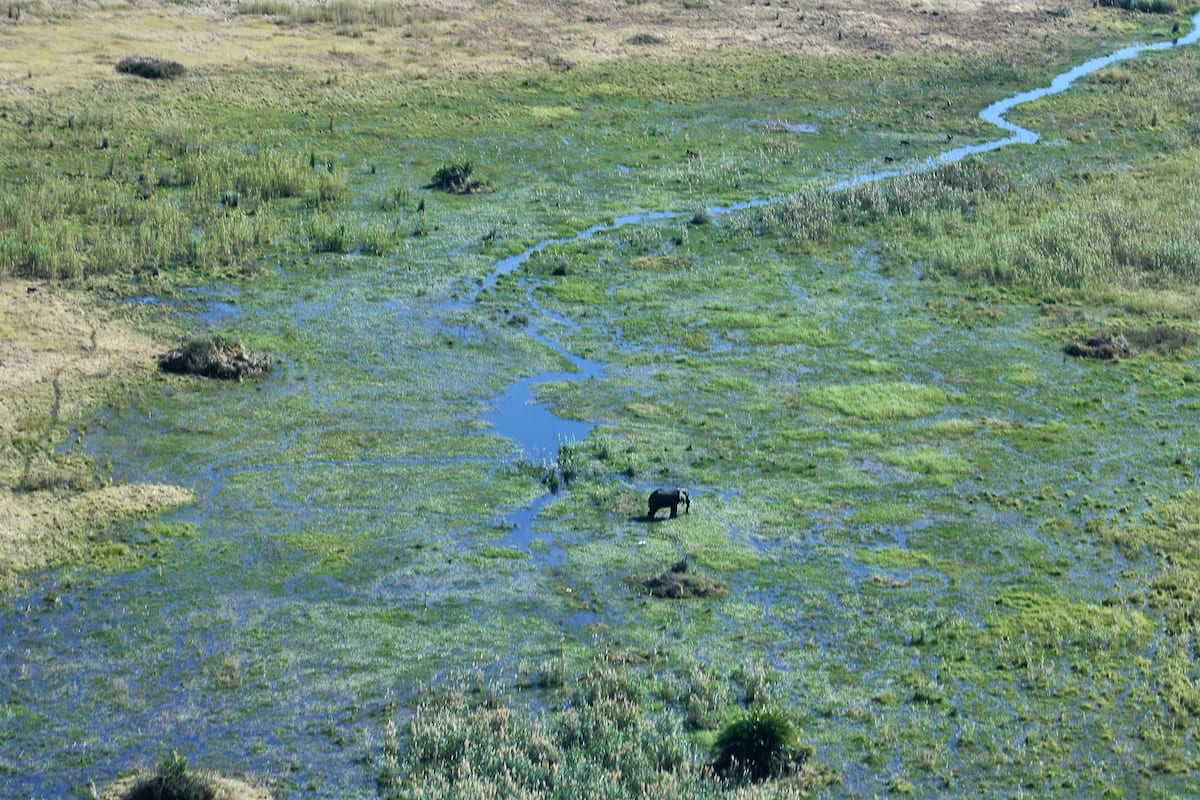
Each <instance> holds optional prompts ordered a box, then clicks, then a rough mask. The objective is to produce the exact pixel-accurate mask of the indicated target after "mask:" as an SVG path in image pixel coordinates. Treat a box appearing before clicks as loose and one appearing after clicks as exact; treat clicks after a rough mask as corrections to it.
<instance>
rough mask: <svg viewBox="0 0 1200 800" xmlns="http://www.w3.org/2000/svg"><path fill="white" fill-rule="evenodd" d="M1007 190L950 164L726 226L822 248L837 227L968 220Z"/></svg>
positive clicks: (774, 206) (996, 173) (1001, 177)
mask: <svg viewBox="0 0 1200 800" xmlns="http://www.w3.org/2000/svg"><path fill="white" fill-rule="evenodd" d="M1009 186H1010V181H1009V180H1008V178H1007V177H1006V176H1005V174H1004V173H1003V172H1001V171H1000V170H998V169H996V168H994V167H989V166H986V165H983V164H978V163H975V162H970V161H967V162H955V163H952V164H945V165H941V166H939V167H937V168H935V169H932V170H929V171H928V172H919V173H913V174H910V175H901V176H899V177H896V178H892V179H890V180H880V181H871V182H868V183H862V184H858V185H855V186H850V187H847V188H845V189H839V190H837V191H817V192H810V193H808V194H803V195H800V196H798V197H794V198H790V199H788V200H785V201H784V202H781V203H771V204H769V205H766V206H763V207H761V208H757V209H753V210H751V211H747V212H744V213H742V214H737V215H735V216H734V217H733V219H732V220H731V223H730V226H731V228H732V229H733V230H734V231H735V232H738V233H752V234H765V235H774V236H782V237H786V238H789V239H791V240H792V241H795V242H823V241H827V240H828V239H829V238H830V237H831V236H833V235H834V232H835V231H836V230H837V229H838V228H839V227H841V226H843V225H870V224H874V223H878V222H881V221H885V220H888V219H892V218H908V217H912V216H915V215H918V214H938V213H940V214H951V215H954V216H956V217H960V218H961V217H969V216H970V215H971V213H972V211H973V209H974V208H975V206H976V205H977V204H978V203H979V202H980V200H981V199H983V198H987V197H991V196H997V195H999V194H1000V193H1002V192H1004V191H1005V190H1007V189H1008V188H1009Z"/></svg>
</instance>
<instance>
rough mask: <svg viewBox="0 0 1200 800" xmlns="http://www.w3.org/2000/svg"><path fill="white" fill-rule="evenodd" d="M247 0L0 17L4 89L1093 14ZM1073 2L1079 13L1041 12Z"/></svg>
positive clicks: (852, 45) (981, 0)
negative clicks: (263, 6) (151, 73)
mask: <svg viewBox="0 0 1200 800" xmlns="http://www.w3.org/2000/svg"><path fill="white" fill-rule="evenodd" d="M239 5H240V7H249V6H250V5H251V3H250V2H242V3H240V4H239V3H235V2H212V1H211V0H210V2H208V3H188V4H172V3H164V2H157V1H156V0H150V2H144V3H138V4H137V5H136V7H134V6H129V5H125V4H111V3H110V4H105V5H104V6H103V7H101V6H99V5H96V4H94V3H93V4H88V3H75V2H67V0H46V1H45V2H43V3H39V4H38V5H37V6H36V9H35V10H30V11H26V12H25V13H24V14H23V15H22V16H21V17H20V18H19V19H17V20H12V19H8V18H0V92H4V91H9V92H14V91H15V92H18V93H28V92H33V91H38V90H45V89H53V88H59V87H64V86H81V85H86V84H88V83H89V82H91V81H95V80H102V79H103V80H112V79H114V70H113V66H114V65H115V64H116V63H117V62H118V61H119V60H121V59H122V58H124V57H126V56H130V55H145V56H154V57H157V58H167V59H172V60H176V61H179V62H181V63H183V64H184V65H185V66H187V67H188V68H189V69H191V70H193V71H201V72H203V71H204V70H206V69H214V68H218V67H220V68H224V67H232V66H250V67H255V66H263V67H267V66H270V67H279V66H283V65H286V67H287V68H288V69H292V70H298V71H302V72H304V71H308V72H336V71H338V70H340V69H348V68H353V69H354V70H355V71H356V72H369V73H379V74H391V75H396V76H399V77H403V78H425V77H433V76H439V75H447V74H457V75H471V74H480V73H493V72H499V71H507V70H514V69H521V68H528V67H531V66H535V67H544V66H552V67H558V68H567V67H570V66H572V65H580V64H589V63H596V62H601V61H612V60H618V59H625V58H651V59H655V58H661V59H668V58H680V57H692V56H696V55H702V54H704V53H715V52H721V51H743V52H768V51H769V52H782V53H793V54H807V55H834V54H838V55H855V54H860V55H861V54H870V53H882V52H891V51H895V50H924V51H938V52H947V53H950V52H954V53H966V52H975V51H981V50H985V49H986V50H996V49H1009V48H1011V47H1012V46H1014V45H1016V44H1017V43H1020V44H1021V45H1022V46H1023V47H1029V46H1033V45H1035V44H1036V42H1038V41H1039V40H1041V39H1042V38H1043V37H1044V36H1045V35H1049V34H1052V33H1056V32H1057V33H1062V32H1067V31H1069V30H1071V29H1075V30H1083V29H1084V28H1085V27H1087V26H1090V25H1091V24H1092V23H1093V22H1094V21H1095V20H1094V19H1093V17H1094V15H1095V14H1097V13H1100V12H1096V11H1094V10H1093V9H1092V4H1091V3H1083V2H1080V1H1079V0H1069V2H1068V0H1063V2H1061V3H1058V4H1053V3H1052V4H1050V5H1047V4H1046V3H1039V2H1033V1H1032V0H1013V1H1012V2H1007V1H999V0H839V2H838V3H836V4H825V3H817V4H813V3H808V2H801V0H694V1H689V2H680V0H645V2H640V3H630V2H611V0H575V1H574V2H565V3H564V2H561V0H445V1H444V2H443V1H442V0H438V1H437V2H435V1H434V0H410V1H409V2H404V0H401V2H399V3H398V4H397V3H390V4H386V5H388V7H389V8H391V9H392V11H391V12H389V13H388V14H387V15H386V19H385V21H384V22H382V23H380V22H373V21H372V19H371V17H372V15H371V13H370V10H371V8H372V6H373V5H374V4H373V3H372V2H370V0H362V2H359V3H357V4H356V3H346V4H345V5H346V6H348V7H350V8H351V9H355V8H357V9H359V11H360V12H361V14H360V15H359V18H357V19H356V20H352V21H343V22H333V21H330V22H321V23H307V24H281V18H280V17H278V16H276V17H265V16H263V15H251V14H242V13H238V9H239ZM275 5H281V4H275ZM299 5H301V6H308V7H311V6H315V5H316V4H315V3H313V2H307V0H304V1H303V2H301V3H300V4H299ZM380 5H381V6H382V5H384V4H382V3H381V4H380ZM1065 8H1070V11H1071V13H1070V14H1061V13H1055V14H1050V13H1047V11H1048V10H1054V11H1060V10H1061V9H1065ZM39 10H40V14H41V16H35V14H38V13H39Z"/></svg>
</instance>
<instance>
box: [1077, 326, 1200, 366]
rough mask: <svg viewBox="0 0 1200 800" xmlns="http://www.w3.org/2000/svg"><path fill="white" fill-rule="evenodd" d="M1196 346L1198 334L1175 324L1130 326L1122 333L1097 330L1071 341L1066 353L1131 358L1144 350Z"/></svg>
mask: <svg viewBox="0 0 1200 800" xmlns="http://www.w3.org/2000/svg"><path fill="white" fill-rule="evenodd" d="M1195 346H1196V334H1195V333H1194V332H1192V331H1190V330H1187V329H1185V328H1179V327H1175V326H1172V325H1151V326H1149V327H1146V328H1131V329H1129V330H1126V331H1124V332H1123V333H1111V332H1108V331H1103V330H1101V331H1096V332H1095V333H1093V334H1092V335H1090V336H1088V337H1087V339H1085V340H1084V341H1082V342H1080V341H1076V340H1071V341H1069V342H1067V344H1066V346H1065V347H1063V352H1064V353H1066V354H1067V355H1069V356H1075V357H1077V358H1097V359H1108V360H1114V359H1119V358H1132V357H1133V356H1135V355H1137V354H1138V352H1140V351H1142V350H1152V351H1154V352H1156V353H1173V352H1176V351H1178V350H1183V349H1185V348H1188V347H1195Z"/></svg>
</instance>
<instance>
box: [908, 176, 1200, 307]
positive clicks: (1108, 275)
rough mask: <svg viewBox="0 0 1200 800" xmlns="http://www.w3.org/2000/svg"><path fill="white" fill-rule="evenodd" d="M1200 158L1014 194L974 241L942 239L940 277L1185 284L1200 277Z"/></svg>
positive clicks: (1016, 282)
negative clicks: (1054, 194)
mask: <svg viewBox="0 0 1200 800" xmlns="http://www.w3.org/2000/svg"><path fill="white" fill-rule="evenodd" d="M1198 178H1200V157H1193V158H1190V159H1178V160H1175V161H1173V162H1172V165H1171V167H1170V168H1169V169H1168V168H1161V169H1155V170H1154V171H1153V174H1151V175H1137V176H1135V175H1129V174H1126V173H1120V174H1112V175H1108V176H1105V177H1103V178H1101V179H1099V180H1095V181H1093V182H1091V183H1089V184H1087V185H1086V186H1084V187H1082V188H1081V189H1080V190H1079V191H1074V192H1071V193H1069V194H1065V195H1061V196H1060V197H1058V198H1057V200H1056V201H1055V202H1054V203H1047V202H1045V201H1044V196H1046V195H1049V193H1050V189H1049V188H1046V189H1044V190H1038V189H1037V188H1036V187H1034V188H1032V190H1027V191H1026V192H1022V193H1018V194H1017V195H1016V196H1015V197H1012V198H1007V199H1006V200H1005V201H1004V202H1003V203H1002V204H1000V205H999V206H998V207H996V208H994V209H992V210H991V212H990V213H989V214H988V215H987V216H988V221H987V223H986V224H984V225H981V226H979V227H978V228H977V229H973V230H972V232H971V236H970V237H965V238H963V239H959V238H951V239H947V240H946V241H943V242H941V243H940V244H939V246H938V248H937V250H936V251H935V254H934V256H933V258H932V259H931V260H930V265H929V266H930V268H931V272H932V273H933V274H941V275H947V276H953V277H956V278H959V279H966V280H973V281H980V282H987V283H997V284H1003V285H1011V286H1023V287H1028V288H1033V289H1036V290H1053V289H1072V290H1084V291H1111V290H1117V289H1126V290H1135V289H1142V288H1180V287H1187V286H1194V285H1196V284H1197V283H1198V282H1200V197H1198V196H1197V195H1196V193H1195V192H1194V191H1193V188H1194V186H1195V181H1196V180H1197V179H1198Z"/></svg>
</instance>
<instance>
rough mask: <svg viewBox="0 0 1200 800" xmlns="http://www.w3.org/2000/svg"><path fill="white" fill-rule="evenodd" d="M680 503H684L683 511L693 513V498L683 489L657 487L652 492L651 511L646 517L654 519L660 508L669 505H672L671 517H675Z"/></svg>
mask: <svg viewBox="0 0 1200 800" xmlns="http://www.w3.org/2000/svg"><path fill="white" fill-rule="evenodd" d="M680 504H682V505H683V513H685V514H690V513H691V511H692V499H691V498H690V497H688V493H687V492H686V491H684V490H683V489H655V490H654V491H653V492H651V493H650V511H649V513H647V514H646V519H654V515H655V514H657V513H658V510H659V509H660V508H667V507H670V509H671V518H672V519H674V518H675V516H676V512H677V511H678V510H679V506H680Z"/></svg>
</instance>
